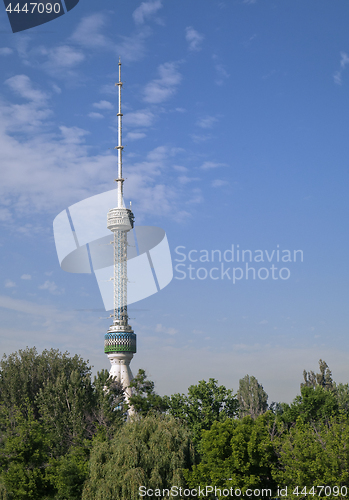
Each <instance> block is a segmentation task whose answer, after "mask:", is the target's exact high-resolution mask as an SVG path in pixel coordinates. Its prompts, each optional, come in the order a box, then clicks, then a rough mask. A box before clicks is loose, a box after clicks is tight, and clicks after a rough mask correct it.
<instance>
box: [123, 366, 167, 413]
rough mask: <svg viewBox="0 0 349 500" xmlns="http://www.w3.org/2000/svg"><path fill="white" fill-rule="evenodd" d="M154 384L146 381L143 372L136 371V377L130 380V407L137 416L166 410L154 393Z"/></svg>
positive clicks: (162, 402)
mask: <svg viewBox="0 0 349 500" xmlns="http://www.w3.org/2000/svg"><path fill="white" fill-rule="evenodd" d="M154 386H155V384H154V382H152V381H151V380H147V376H146V374H145V371H144V370H142V369H140V370H138V373H137V376H136V377H135V378H134V379H133V380H132V382H131V384H130V387H131V388H132V396H131V398H130V405H131V406H132V407H133V409H134V411H135V412H136V413H137V414H138V415H143V416H145V415H147V414H148V413H149V412H160V413H162V412H164V411H165V410H166V409H167V405H166V404H165V402H164V400H163V398H162V397H161V396H159V395H158V394H156V393H155V391H154Z"/></svg>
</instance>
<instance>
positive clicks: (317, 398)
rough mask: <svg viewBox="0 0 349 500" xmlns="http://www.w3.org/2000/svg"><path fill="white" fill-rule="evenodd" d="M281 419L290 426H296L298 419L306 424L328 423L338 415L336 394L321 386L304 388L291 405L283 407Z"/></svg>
mask: <svg viewBox="0 0 349 500" xmlns="http://www.w3.org/2000/svg"><path fill="white" fill-rule="evenodd" d="M283 410H284V411H283V413H282V415H281V419H282V420H283V421H284V422H286V423H287V424H288V425H291V424H294V423H295V422H296V420H297V418H301V419H302V420H303V421H304V422H318V421H322V422H326V421H329V419H330V418H331V417H333V416H336V415H338V412H339V407H338V401H337V397H336V394H335V393H334V392H331V391H329V390H327V389H325V388H323V387H322V386H321V385H317V386H315V388H313V387H310V386H303V387H302V388H301V395H300V396H296V398H295V399H294V400H293V402H292V403H291V405H287V404H284V405H283Z"/></svg>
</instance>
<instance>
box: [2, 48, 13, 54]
mask: <svg viewBox="0 0 349 500" xmlns="http://www.w3.org/2000/svg"><path fill="white" fill-rule="evenodd" d="M12 53H13V50H12V49H10V48H9V47H1V48H0V56H9V55H11V54H12Z"/></svg>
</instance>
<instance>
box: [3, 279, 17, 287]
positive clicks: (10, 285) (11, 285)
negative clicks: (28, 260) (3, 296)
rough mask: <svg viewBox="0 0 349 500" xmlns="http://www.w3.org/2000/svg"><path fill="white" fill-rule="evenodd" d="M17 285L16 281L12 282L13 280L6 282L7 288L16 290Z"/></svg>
mask: <svg viewBox="0 0 349 500" xmlns="http://www.w3.org/2000/svg"><path fill="white" fill-rule="evenodd" d="M16 286H17V285H16V283H15V282H14V281H11V280H6V281H5V288H14V287H16Z"/></svg>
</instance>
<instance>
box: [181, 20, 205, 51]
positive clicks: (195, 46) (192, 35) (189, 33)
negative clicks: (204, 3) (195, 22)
mask: <svg viewBox="0 0 349 500" xmlns="http://www.w3.org/2000/svg"><path fill="white" fill-rule="evenodd" d="M185 39H186V41H187V42H188V44H189V50H191V51H198V50H201V43H202V41H203V39H204V36H203V35H200V33H198V32H197V31H196V30H194V28H192V27H191V26H188V27H187V28H186V29H185Z"/></svg>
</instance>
